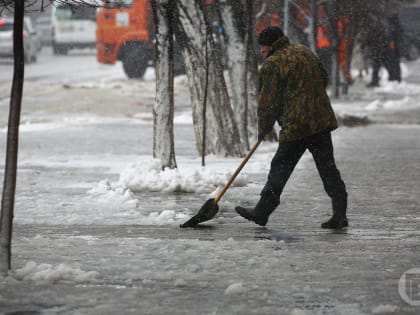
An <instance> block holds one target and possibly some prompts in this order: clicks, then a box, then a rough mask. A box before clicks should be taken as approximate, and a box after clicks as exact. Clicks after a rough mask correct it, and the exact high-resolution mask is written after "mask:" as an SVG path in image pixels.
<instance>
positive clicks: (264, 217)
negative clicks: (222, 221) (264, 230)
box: [235, 194, 280, 226]
mask: <svg viewBox="0 0 420 315" xmlns="http://www.w3.org/2000/svg"><path fill="white" fill-rule="evenodd" d="M279 203H280V202H279V201H278V200H277V199H275V198H274V196H273V195H272V194H264V195H262V196H261V198H260V200H259V201H258V203H257V205H256V206H255V208H243V207H239V206H238V207H235V210H236V212H237V213H238V214H239V215H240V216H241V217H243V218H245V219H247V220H249V221H253V222H255V223H256V224H258V225H261V226H264V225H266V224H267V221H268V217H269V216H270V214H271V213H272V212H273V211H274V209H276V207H277V206H278V205H279Z"/></svg>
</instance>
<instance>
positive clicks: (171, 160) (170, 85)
mask: <svg viewBox="0 0 420 315" xmlns="http://www.w3.org/2000/svg"><path fill="white" fill-rule="evenodd" d="M174 3H175V0H153V1H152V7H153V13H154V18H155V25H156V47H157V49H156V54H157V56H156V99H155V104H154V108H153V118H154V119H153V156H154V157H155V158H158V159H160V161H161V166H162V169H165V168H166V167H169V168H171V169H173V168H176V167H177V165H176V160H175V145H174V40H173V36H174V34H173V16H174V12H175V7H174Z"/></svg>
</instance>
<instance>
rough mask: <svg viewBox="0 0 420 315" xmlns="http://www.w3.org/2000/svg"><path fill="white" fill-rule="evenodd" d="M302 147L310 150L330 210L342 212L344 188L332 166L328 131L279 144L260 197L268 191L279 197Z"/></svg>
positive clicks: (331, 148)
mask: <svg viewBox="0 0 420 315" xmlns="http://www.w3.org/2000/svg"><path fill="white" fill-rule="evenodd" d="M306 149H308V150H309V151H310V152H311V153H312V156H313V158H314V160H315V164H316V168H317V169H318V172H319V175H320V176H321V179H322V182H323V184H324V188H325V191H326V192H327V194H328V196H330V197H331V199H332V204H333V211H334V210H335V211H345V210H346V208H347V191H346V186H345V184H344V182H343V180H342V179H341V175H340V172H339V171H338V169H337V166H336V165H335V160H334V152H333V144H332V141H331V132H329V131H324V132H321V133H318V134H316V135H313V136H310V137H307V138H304V139H302V140H298V141H291V142H285V143H280V144H279V147H278V149H277V152H276V154H275V155H274V157H273V160H272V161H271V168H270V172H269V174H268V179H267V182H266V184H265V187H264V188H263V190H262V192H261V196H264V195H265V194H272V196H274V198H275V199H276V200H280V195H281V193H282V192H283V188H284V186H285V185H286V183H287V181H288V179H289V177H290V175H291V174H292V172H293V170H294V168H295V166H296V164H297V163H298V161H299V159H300V158H301V157H302V155H303V153H304V152H305V151H306ZM338 208H340V209H338Z"/></svg>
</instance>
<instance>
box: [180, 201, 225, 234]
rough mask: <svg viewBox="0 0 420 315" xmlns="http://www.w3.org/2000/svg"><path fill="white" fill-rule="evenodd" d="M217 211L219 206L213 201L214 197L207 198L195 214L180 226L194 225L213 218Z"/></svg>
mask: <svg viewBox="0 0 420 315" xmlns="http://www.w3.org/2000/svg"><path fill="white" fill-rule="evenodd" d="M218 211H219V206H218V205H217V203H214V198H212V199H209V200H207V201H206V202H205V203H204V205H203V206H202V207H201V209H200V210H199V211H198V212H197V214H196V215H195V216H193V217H192V218H191V219H189V220H188V221H187V222H185V223H184V224H181V225H180V226H181V227H182V228H186V227H195V226H197V225H198V224H199V223H201V222H205V221H208V220H211V219H213V218H214V216H215V215H216V214H217V212H218Z"/></svg>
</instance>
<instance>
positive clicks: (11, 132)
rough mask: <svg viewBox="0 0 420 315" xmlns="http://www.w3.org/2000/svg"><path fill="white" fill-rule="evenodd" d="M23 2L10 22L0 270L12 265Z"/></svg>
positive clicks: (17, 5)
mask: <svg viewBox="0 0 420 315" xmlns="http://www.w3.org/2000/svg"><path fill="white" fill-rule="evenodd" d="M23 16H24V2H23V1H15V7H14V24H13V56H14V72H13V83H12V91H11V98H10V112H9V123H8V130H7V149H6V165H5V172H4V184H3V195H2V202H1V216H0V273H1V274H5V273H6V272H7V270H10V268H11V255H12V245H11V243H12V230H13V211H14V204H15V192H16V176H17V160H18V147H19V123H20V112H21V105H22V91H23V79H24V51H23V36H22V33H23Z"/></svg>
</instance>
